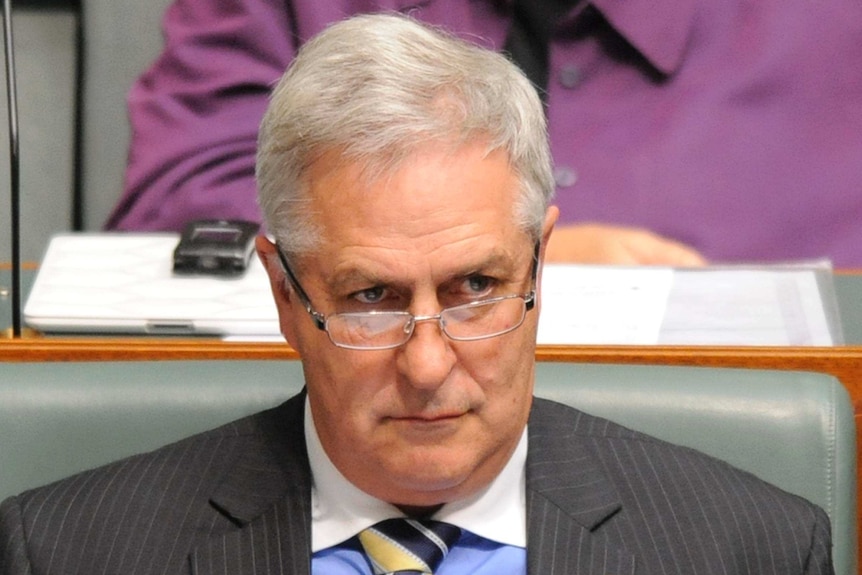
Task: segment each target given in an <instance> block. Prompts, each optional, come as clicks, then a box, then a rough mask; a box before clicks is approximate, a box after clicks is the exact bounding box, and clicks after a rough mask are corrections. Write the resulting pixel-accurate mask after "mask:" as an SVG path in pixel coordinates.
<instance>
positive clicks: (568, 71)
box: [558, 66, 581, 90]
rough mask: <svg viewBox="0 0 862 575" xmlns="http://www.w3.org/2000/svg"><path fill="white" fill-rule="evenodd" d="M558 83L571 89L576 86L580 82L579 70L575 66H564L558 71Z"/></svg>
mask: <svg viewBox="0 0 862 575" xmlns="http://www.w3.org/2000/svg"><path fill="white" fill-rule="evenodd" d="M558 77H559V80H560V84H562V86H563V87H564V88H568V89H570V90H571V89H573V88H577V87H578V84H580V83H581V71H580V70H579V69H578V67H577V66H565V67H564V68H563V69H562V70H560V73H559V76H558Z"/></svg>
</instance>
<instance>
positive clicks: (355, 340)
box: [326, 311, 412, 349]
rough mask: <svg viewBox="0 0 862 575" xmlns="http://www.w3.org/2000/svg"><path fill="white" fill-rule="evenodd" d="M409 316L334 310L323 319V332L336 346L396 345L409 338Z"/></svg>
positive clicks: (362, 347)
mask: <svg viewBox="0 0 862 575" xmlns="http://www.w3.org/2000/svg"><path fill="white" fill-rule="evenodd" d="M411 319H412V316H411V315H410V314H409V313H407V312H397V311H396V312H376V313H375V312H368V313H337V314H334V315H331V316H329V318H327V320H326V331H327V332H328V333H329V338H330V339H331V340H332V342H333V343H334V344H336V345H339V346H341V347H347V348H354V349H370V348H379V349H383V348H387V347H396V346H399V345H401V344H402V343H404V342H405V341H407V339H408V338H409V337H410V331H411V330H410V321H411Z"/></svg>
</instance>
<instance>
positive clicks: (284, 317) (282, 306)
mask: <svg viewBox="0 0 862 575" xmlns="http://www.w3.org/2000/svg"><path fill="white" fill-rule="evenodd" d="M254 247H255V249H256V251H257V257H258V258H260V261H261V263H262V264H263V267H264V269H266V273H267V275H268V276H269V287H270V289H271V290H272V297H273V299H274V300H275V307H276V309H277V310H278V325H279V328H280V330H281V334H282V335H283V336H284V338H285V339H286V340H287V342H288V343H290V345H291V346H292V347H293V348H294V349H297V348H296V345H295V342H296V332H295V329H294V324H293V322H294V316H295V314H296V311H297V310H300V311H301V312H302V313H305V310H304V309H303V308H302V306H298V305H294V303H295V301H296V298H295V297H293V292H292V291H291V290H290V288H289V287H288V286H287V282H286V279H285V275H284V269H282V267H281V261H280V260H279V258H278V253H277V251H276V250H277V249H278V248H276V246H275V244H274V243H272V242H271V241H270V240H269V238H267V237H266V236H263V235H261V236H257V238H255V240H254Z"/></svg>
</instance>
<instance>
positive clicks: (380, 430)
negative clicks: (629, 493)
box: [259, 145, 557, 506]
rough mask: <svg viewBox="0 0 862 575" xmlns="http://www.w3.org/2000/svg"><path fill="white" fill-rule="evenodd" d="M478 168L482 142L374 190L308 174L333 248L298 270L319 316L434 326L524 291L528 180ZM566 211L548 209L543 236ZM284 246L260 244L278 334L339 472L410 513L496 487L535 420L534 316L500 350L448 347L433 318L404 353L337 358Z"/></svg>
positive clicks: (334, 176) (407, 167) (348, 177)
mask: <svg viewBox="0 0 862 575" xmlns="http://www.w3.org/2000/svg"><path fill="white" fill-rule="evenodd" d="M483 156H484V146H482V145H467V146H465V147H463V148H461V149H459V150H458V151H457V152H456V153H440V152H437V151H435V150H434V149H433V148H431V147H429V148H428V149H427V150H425V151H423V152H420V153H417V154H415V155H414V156H413V157H412V158H411V159H409V160H408V161H407V162H406V163H405V164H403V166H402V167H401V168H400V169H399V170H398V171H397V172H395V173H394V174H393V175H392V176H391V177H384V178H381V179H379V180H376V181H373V182H371V183H363V179H362V177H361V171H360V169H359V168H358V167H357V166H355V165H347V166H341V167H337V166H339V164H338V163H336V162H335V161H333V160H334V159H336V158H335V157H334V156H324V157H322V158H321V159H320V160H319V161H318V162H317V163H316V164H315V165H314V166H313V167H312V170H311V179H310V196H311V198H312V202H311V205H310V206H309V207H310V212H311V213H312V214H313V217H314V218H315V219H316V222H317V224H318V225H319V226H320V228H321V229H322V230H323V242H322V244H321V245H320V248H319V249H317V250H315V251H314V252H313V253H310V254H308V255H305V256H301V257H297V258H294V260H292V261H291V265H292V267H293V268H295V272H296V274H297V276H298V279H299V281H300V283H301V284H302V286H303V287H304V288H305V291H306V292H307V293H308V296H309V298H310V299H311V302H312V304H313V306H314V307H315V309H317V310H318V311H320V312H322V313H324V314H325V315H330V314H333V313H336V312H344V311H372V310H406V311H409V312H411V313H413V314H414V315H417V316H418V315H434V314H437V313H439V312H440V310H441V309H443V308H446V307H450V306H453V305H458V304H462V303H467V302H470V301H475V300H479V299H485V298H488V297H494V296H501V295H509V294H523V293H527V292H529V291H530V289H531V287H532V285H531V267H532V258H533V251H534V245H533V242H532V240H531V239H530V238H529V236H528V235H527V234H525V233H524V232H523V231H522V230H521V229H520V228H519V227H518V226H515V225H514V224H513V207H512V206H513V202H514V199H515V197H516V193H517V188H518V182H517V179H516V177H515V175H514V174H513V173H512V171H511V170H510V168H509V165H508V162H507V158H506V156H505V154H503V153H501V152H495V153H492V154H490V155H488V156H485V157H483ZM556 214H557V212H556V208H550V209H549V211H548V214H547V217H546V222H545V230H544V235H545V240H546V239H547V236H548V235H549V234H550V230H551V228H552V227H553V223H554V221H555V219H556ZM544 243H545V242H544V241H543V244H544ZM273 250H274V248H273V246H272V244H269V243H268V242H265V241H261V242H260V243H259V251H260V253H261V257H262V258H263V260H264V261H265V262H266V263H267V267H268V269H269V271H270V276H271V279H272V280H273V291H274V293H275V297H276V303H277V306H278V309H279V315H280V322H281V329H282V332H283V333H284V335H285V337H286V338H287V340H288V341H289V342H290V343H291V345H292V346H293V347H294V348H295V349H297V350H298V351H299V352H300V355H301V356H302V359H303V366H304V370H305V377H306V382H307V388H308V397H309V401H310V404H311V409H312V413H313V416H314V421H315V425H316V428H317V431H318V433H319V435H320V439H321V442H322V444H323V447H324V449H325V450H326V453H327V454H328V456H329V457H330V459H331V460H332V461H333V463H334V464H335V465H336V467H337V468H338V469H339V470H340V471H341V472H342V474H343V475H344V476H345V477H347V479H349V480H350V481H351V482H352V483H354V484H355V485H356V486H358V487H359V488H361V489H362V490H364V491H366V492H367V493H369V494H371V495H373V496H375V497H377V498H380V499H383V500H385V501H389V502H391V503H394V504H397V505H401V506H432V505H436V504H440V503H444V502H447V501H451V500H454V499H460V498H463V497H466V496H468V495H470V494H472V493H474V492H476V491H477V490H479V489H481V488H482V487H484V486H485V485H487V484H488V483H489V482H490V481H491V480H492V479H493V478H494V477H495V476H496V475H497V473H498V472H499V471H500V470H501V469H502V467H503V466H504V465H505V463H506V462H507V461H508V459H509V456H510V455H511V453H512V451H513V449H514V447H515V445H516V444H517V442H518V440H519V438H520V435H521V433H522V431H523V429H524V426H525V424H526V421H527V416H528V413H529V409H530V403H531V397H532V390H533V366H534V353H535V336H536V326H537V321H538V309H534V310H532V311H530V312H528V313H527V316H526V319H525V320H524V323H523V325H522V326H521V327H520V328H518V329H516V330H514V331H512V332H510V333H507V334H504V335H502V336H498V337H493V338H490V339H483V340H478V341H466V342H459V341H452V340H450V339H449V338H447V336H446V335H444V334H443V333H442V332H441V330H440V327H439V324H438V323H437V322H433V321H428V322H421V323H418V324H417V325H416V327H415V331H414V333H413V336H412V338H411V339H410V340H409V341H408V342H407V343H406V344H404V345H403V346H401V347H398V348H396V349H389V350H375V351H369V350H348V349H342V348H339V347H336V346H335V345H333V344H332V342H330V341H329V338H328V337H327V335H326V333H324V332H323V331H321V330H319V329H318V328H317V327H316V326H315V324H314V323H313V321H312V319H311V318H310V317H309V315H308V314H307V313H306V310H305V309H304V308H303V306H302V304H301V303H300V302H299V301H298V300H297V297H296V295H295V294H294V293H292V292H287V291H286V289H285V287H284V277H283V274H282V273H281V272H280V270H279V269H278V267H277V264H276V263H275V262H276V261H277V260H276V258H275V257H274V255H273Z"/></svg>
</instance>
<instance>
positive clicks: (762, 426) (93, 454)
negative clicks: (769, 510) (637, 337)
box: [0, 361, 857, 575]
mask: <svg viewBox="0 0 862 575" xmlns="http://www.w3.org/2000/svg"><path fill="white" fill-rule="evenodd" d="M302 385H303V380H302V366H301V364H300V362H298V361H170V362H157V361H153V362H102V363H87V362H81V363H5V364H0V437H2V438H3V439H2V441H0V498H3V497H6V496H8V495H12V494H15V493H18V492H20V491H22V490H24V489H26V488H29V487H34V486H37V485H41V484H44V483H47V482H49V481H52V480H54V479H58V478H60V477H63V476H66V475H69V474H71V473H74V472H77V471H81V470H83V469H87V468H90V467H94V466H97V465H100V464H103V463H106V462H108V461H111V460H114V459H117V458H120V457H123V456H126V455H131V454H133V453H138V452H141V451H146V450H150V449H154V448H156V447H158V446H160V445H163V444H165V443H168V442H171V441H173V440H176V439H179V438H181V437H184V436H187V435H190V434H192V433H196V432H199V431H203V430H205V429H208V428H211V427H214V426H217V425H219V424H221V423H225V422H227V421H230V420H232V419H235V418H238V417H241V416H243V415H247V414H250V413H253V412H255V411H259V410H261V409H264V408H267V407H270V406H273V405H276V404H277V403H279V402H281V401H283V400H284V399H286V398H287V397H289V396H290V395H292V394H294V393H296V392H297V391H299V389H301V387H302ZM536 395H537V396H540V397H547V398H550V399H555V400H557V401H561V402H563V403H567V404H570V405H574V406H576V407H578V408H580V409H582V410H584V411H587V412H589V413H593V414H595V415H600V416H604V417H608V418H609V419H612V420H615V421H617V422H619V423H621V424H623V425H626V426H629V427H632V428H635V429H638V430H641V431H644V432H647V433H650V434H652V435H655V436H657V437H659V438H662V439H666V440H668V441H672V442H674V443H679V444H683V445H688V446H690V447H694V448H697V449H700V450H702V451H704V452H706V453H709V454H711V455H714V456H716V457H719V458H721V459H724V460H726V461H728V462H730V463H732V464H733V465H736V466H738V467H740V468H743V469H746V470H748V471H751V472H753V473H755V474H756V475H759V476H760V477H762V478H763V479H765V480H767V481H770V482H772V483H774V484H776V485H778V486H780V487H782V488H784V489H785V490H787V491H790V492H792V493H796V494H798V495H801V496H803V497H806V498H807V499H809V500H811V501H813V502H814V503H816V504H818V505H820V506H821V507H823V508H824V509H825V510H826V512H827V513H828V515H829V517H830V519H831V521H832V528H833V541H834V545H835V547H834V557H835V564H836V569H837V570H836V572H837V573H840V574H848V575H849V574H851V573H853V574H855V573H856V564H857V563H856V562H857V558H856V556H857V553H856V550H857V547H856V445H855V437H856V434H855V426H854V420H853V413H852V409H851V406H850V400H849V396H848V394H847V392H846V390H845V389H844V388H843V387H842V386H841V384H840V383H839V382H838V381H837V380H836V379H835V378H834V377H831V376H828V375H823V374H814V373H805V372H790V371H760V370H731V369H711V368H693V367H657V366H630V365H592V364H590V365H583V364H571V363H539V364H538V366H537V376H536Z"/></svg>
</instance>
